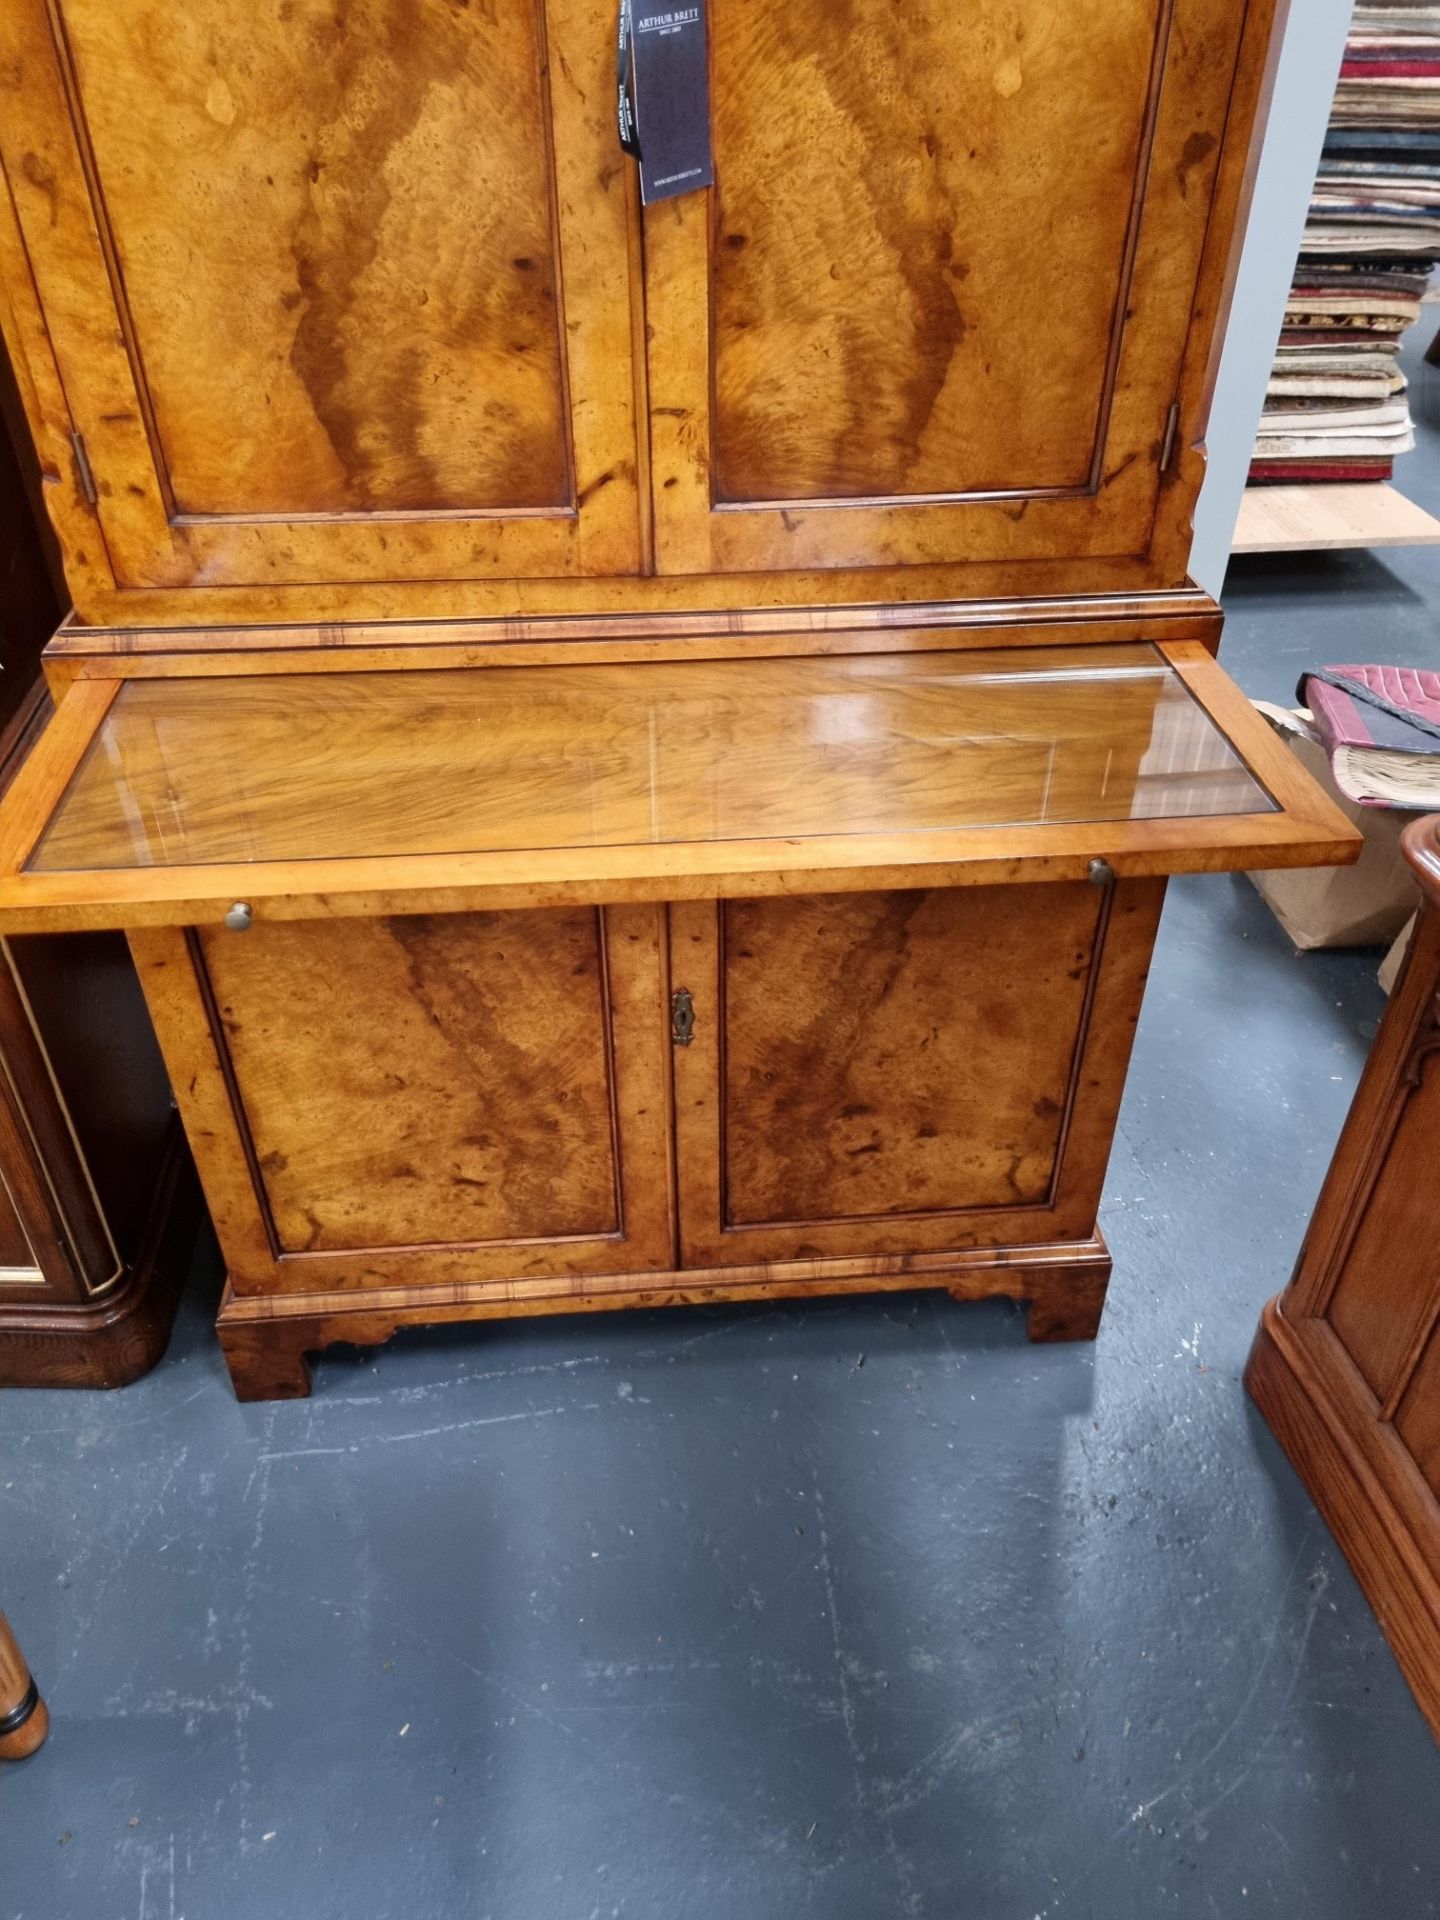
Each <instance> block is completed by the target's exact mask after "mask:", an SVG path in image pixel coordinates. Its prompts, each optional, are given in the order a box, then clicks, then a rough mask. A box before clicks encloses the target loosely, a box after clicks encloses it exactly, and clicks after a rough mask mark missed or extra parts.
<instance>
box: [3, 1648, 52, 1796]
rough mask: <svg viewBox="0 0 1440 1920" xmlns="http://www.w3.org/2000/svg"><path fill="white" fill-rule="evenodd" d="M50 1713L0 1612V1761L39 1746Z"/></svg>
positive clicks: (25, 1755)
mask: <svg viewBox="0 0 1440 1920" xmlns="http://www.w3.org/2000/svg"><path fill="white" fill-rule="evenodd" d="M49 1731H50V1713H49V1710H48V1708H47V1707H46V1705H45V1702H44V1701H43V1700H42V1699H41V1698H40V1691H39V1689H38V1687H37V1686H36V1685H35V1682H34V1681H33V1680H32V1679H31V1677H30V1669H29V1668H28V1667H27V1666H26V1664H25V1659H24V1656H23V1655H22V1653H21V1652H20V1649H19V1647H18V1646H17V1645H16V1644H15V1636H14V1634H13V1633H12V1632H11V1631H10V1622H9V1621H8V1620H7V1619H6V1618H5V1616H4V1614H3V1613H0V1760H24V1759H27V1758H28V1757H29V1756H30V1755H31V1754H32V1753H34V1751H35V1749H36V1748H37V1747H39V1746H41V1745H43V1743H44V1740H45V1736H46V1734H47V1733H48V1732H49Z"/></svg>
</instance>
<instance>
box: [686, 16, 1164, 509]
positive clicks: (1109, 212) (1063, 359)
mask: <svg viewBox="0 0 1440 1920" xmlns="http://www.w3.org/2000/svg"><path fill="white" fill-rule="evenodd" d="M1164 12H1165V9H1164V8H1157V6H1156V4H1155V0H1110V4H1107V5H1104V6H1079V7H1070V8H1067V9H1065V10H1064V11H1063V12H1062V11H1061V10H1059V9H1057V8H1055V7H1053V6H1048V5H1041V6H1036V5H1026V4H1012V5H1000V6H990V7H979V8H932V9H926V8H919V9H909V10H907V11H906V12H905V13H904V14H901V13H898V12H896V10H895V9H894V8H893V7H891V6H888V5H884V4H874V3H873V0H857V4H854V5H852V6H851V7H850V8H849V9H848V10H847V17H846V21H845V27H844V30H843V31H836V26H835V22H834V20H833V16H832V15H831V13H830V11H829V10H828V9H827V8H826V7H825V6H824V5H823V0H809V3H808V4H804V3H802V4H795V5H790V6H787V7H783V8H776V7H773V6H768V5H766V4H764V0H730V4H728V5H723V6H720V7H717V8H716V10H715V16H714V26H713V31H712V38H711V61H712V66H713V69H714V74H715V112H714V123H715V124H714V140H715V154H716V171H717V179H718V183H719V184H718V187H717V190H716V195H715V206H714V213H713V219H714V226H713V232H712V237H711V258H710V282H711V295H712V301H713V320H712V325H713V328H714V341H713V348H712V354H713V377H714V387H715V408H714V415H713V422H712V429H713V443H712V457H713V463H714V490H715V498H716V500H717V502H727V503H728V502H739V501H763V500H793V501H808V500H815V499H824V498H827V497H834V498H860V497H863V496H871V497H886V496H892V495H913V494H949V493H973V492H981V491H991V490H1000V489H1004V490H1012V489H1019V490H1022V491H1024V492H1027V493H1029V492H1035V491H1040V490H1046V489H1055V488H1082V487H1085V486H1087V485H1088V484H1089V480H1090V467H1091V461H1092V457H1093V446H1094V440H1095V434H1096V429H1097V425H1098V423H1099V419H1100V414H1101V409H1102V406H1103V404H1104V402H1105V399H1106V394H1105V386H1106V372H1107V363H1108V357H1109V356H1108V346H1109V336H1110V331H1111V327H1112V324H1113V320H1114V309H1115V289H1116V286H1117V284H1118V283H1119V280H1120V276H1121V272H1122V269H1123V265H1124V260H1125V247H1126V238H1127V227H1128V221H1129V214H1130V202H1131V198H1132V195H1133V190H1134V185H1135V177H1136V173H1137V170H1138V167H1139V164H1140V151H1141V141H1142V136H1143V132H1144V121H1145V108H1146V103H1147V96H1148V94H1149V91H1150V67H1151V53H1152V47H1153V43H1154V39H1155V34H1156V30H1157V25H1159V24H1160V22H1161V21H1163V18H1164ZM1077 126H1083V127H1084V128H1085V138H1084V140H1083V142H1082V141H1078V140H1075V139H1073V138H1070V137H1067V128H1070V127H1077ZM1019 286H1028V287H1029V288H1031V289H1032V299H1031V302H1030V303H1029V305H1028V307H1027V309H1026V313H1025V317H1024V320H1023V324H1022V322H1021V320H1020V316H1019V314H1018V313H1017V310H1016V307H1015V305H1014V291H1015V289H1016V288H1017V287H1019ZM1046 289H1054V290H1055V293H1056V295H1057V296H1058V297H1056V298H1054V299H1051V298H1049V297H1048V296H1047V294H1046V292H1045V291H1044V290H1046ZM1062 290H1063V291H1062ZM1002 422H1003V432H1002V431H997V427H999V426H1000V425H1001V423H1002Z"/></svg>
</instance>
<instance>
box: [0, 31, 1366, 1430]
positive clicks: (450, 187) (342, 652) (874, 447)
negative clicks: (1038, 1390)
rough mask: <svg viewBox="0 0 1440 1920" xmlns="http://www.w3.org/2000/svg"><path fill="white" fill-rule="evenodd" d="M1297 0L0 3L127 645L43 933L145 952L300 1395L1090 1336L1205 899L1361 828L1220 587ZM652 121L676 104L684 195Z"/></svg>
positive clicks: (16, 902) (36, 321)
mask: <svg viewBox="0 0 1440 1920" xmlns="http://www.w3.org/2000/svg"><path fill="white" fill-rule="evenodd" d="M1274 11H1275V10H1274V6H1273V4H1272V0H1109V4H1107V5H1105V6H1091V7H1087V8H1079V9H1070V10H1068V11H1066V10H1061V11H1058V12H1057V10H1056V9H1055V8H1054V7H1053V6H1051V5H1050V4H1048V0H975V4H973V5H970V6H966V7H963V8H956V7H952V6H948V5H942V4H939V3H938V0H916V3H915V4H913V5H911V6H908V7H906V8H904V9H896V8H895V7H894V6H893V4H891V0H853V4H851V5H850V6H848V7H847V9H846V15H845V30H844V31H843V32H841V31H838V30H837V23H836V19H835V15H834V11H833V9H831V8H829V7H827V6H825V5H824V4H823V0H798V4H793V5H790V6H787V7H785V8H780V9H777V8H775V7H774V6H773V5H772V4H770V0H710V4H709V5H708V6H707V7H706V8H705V9H704V16H705V21H706V27H707V31H708V35H709V64H710V80H711V99H712V135H713V145H714V166H715V185H714V186H713V188H710V189H707V190H705V191H703V192H696V193H691V194H687V195H684V196H681V197H679V198H675V199H671V200H667V201H664V202H662V203H660V204H658V205H654V206H650V207H645V208H642V207H641V206H640V204H639V197H638V192H637V187H636V182H635V176H634V171H633V168H632V166H631V163H630V162H629V160H628V159H627V158H626V156H625V154H624V153H623V152H622V150H621V148H620V145H619V141H618V139H617V135H616V129H615V126H614V123H613V109H614V38H615V33H614V29H615V9H614V0H506V4H504V5H502V6H498V7H491V8H466V7H457V6H452V5H448V4H440V0H353V4H350V5H348V6H347V7H346V8H345V9H344V10H343V16H342V13H341V12H338V11H337V10H336V9H335V8H334V7H333V6H332V5H331V4H330V0H293V4H287V5H286V6H285V7H283V8H275V9H262V10H259V11H258V12H257V10H255V9H247V10H241V11H238V12H237V10H236V9H235V8H233V7H232V6H228V5H222V4H221V0H193V4H191V5H189V6H187V7H186V8H184V9H176V8H174V7H172V6H169V5H166V4H162V0H11V4H9V5H7V6H6V7H5V9H4V10H3V13H0V168H3V172H4V176H5V181H6V184H7V186H8V190H9V191H8V195H5V196H0V294H3V299H0V327H3V329H4V332H5V336H6V339H7V340H8V341H9V343H10V345H11V349H12V352H14V354H15V356H16V360H17V365H18V366H19V368H20V369H21V386H22V391H23V394H24V399H25V406H26V411H27V416H28V418H29V421H30V425H31V428H32V431H33V433H34V436H35V440H36V444H37V447H38V450H39V453H40V457H41V460H42V461H43V463H44V465H45V468H46V472H47V475H48V485H47V489H46V493H47V503H48V506H49V511H50V513H51V516H52V519H53V522H54V525H55V528H56V531H57V534H58V537H59V540H60V543H61V547H62V550H63V554H64V562H65V568H66V575H67V579H68V581H69V584H70V589H71V592H72V595H73V598H74V604H75V612H74V615H73V616H72V617H71V618H70V619H69V620H68V621H67V622H66V623H65V624H64V625H63V626H62V627H61V629H60V630H59V632H58V633H57V635H56V636H55V638H54V639H53V641H52V642H51V645H50V647H49V649H48V651H47V656H46V658H47V673H48V675H49V679H50V683H51V685H52V687H53V689H54V690H55V693H56V695H57V698H59V700H60V706H59V711H58V713H57V716H56V718H55V720H54V721H53V723H52V724H51V726H50V727H49V729H48V730H47V732H46V733H45V735H44V737H43V738H42V739H41V740H40V742H39V744H38V745H37V747H36V748H35V750H34V752H33V753H32V755H31V757H30V760H29V763H28V765H27V767H26V770H25V773H24V774H23V776H22V778H21V779H20V780H19V781H18V782H17V783H16V786H15V788H14V789H13V791H12V793H11V795H10V797H9V800H8V802H7V803H6V806H5V810H4V813H3V816H0V826H3V829H4V850H3V868H0V929H6V930H9V931H10V932H35V931H45V932H47V933H50V934H56V935H66V936H70V935H75V934H78V933H82V932H93V931H96V930H114V929H120V930H123V931H124V932H125V933H126V935H127V936H128V938H129V940H130V944H131V949H132V952H133V954H134V956H135V959H136V962H137V965H138V967H139V971H140V975H141V979H142V982H143V985H144V989H145V994H146V997H147V1001H148V1003H149V1008H150V1012H151V1016H152V1018H153V1020H154V1022H155V1026H156V1029H157V1031H158V1033H159V1036H160V1040H161V1044H162V1047H163V1050H164V1053H165V1057H166V1061H167V1064H168V1067H169V1071H170V1077H171V1080H172V1083H173V1085H174V1088H175V1093H176V1097H177V1099H178V1101H179V1104H180V1109H181V1113H182V1115H183V1118H184V1121H185V1125H186V1128H187V1130H188V1133H189V1137H190V1140H191V1143H192V1146H193V1148H194V1151H195V1154H196V1158H197V1162H198V1164H199V1167H200V1171H201V1177H202V1181H203V1183H204V1187H205V1191H206V1194H207V1198H208V1200H209V1204H210V1207H211V1210H212V1213H213V1214H214V1216H215V1221H216V1225H217V1228H218V1230H219V1234H220V1238H221V1242H222V1246H223V1248H224V1252H225V1257H226V1263H227V1266H228V1269H229V1285H228V1289H227V1293H226V1297H225V1302H224V1305H223V1308H222V1312H221V1321H220V1327H221V1338H222V1341H223V1343H224V1346H225V1350H226V1353H227V1355H228V1357H229V1361H230V1365H231V1369H232V1373H233V1374H234V1377H235V1380H236V1385H237V1388H238V1390H239V1391H240V1392H241V1393H242V1394H244V1395H251V1396H253V1395H261V1394H276V1393H292V1394H293V1393H298V1392H303V1391H304V1390H305V1388H306V1384H307V1374H306V1368H305V1361H304V1355H305V1354H306V1353H307V1352H308V1351H311V1350H313V1349H315V1348H317V1347H320V1346H323V1345H324V1344H325V1343H326V1342H328V1341H333V1340H341V1339H348V1340H361V1341H365V1340H379V1339H383V1338H385V1337H386V1336H387V1335H388V1333H389V1332H390V1331H391V1330H392V1329H393V1328H394V1327H395V1326H396V1325H399V1324H402V1323H405V1322H411V1321H425V1320H435V1319H469V1318H482V1317H485V1316H487V1315H493V1314H512V1313H531V1312H544V1311H561V1310H574V1309H577V1308H595V1307H603V1306H621V1305H625V1304H629V1303H633V1302H642V1301H645V1302H654V1301H672V1300H698V1299H716V1298H720V1299H731V1298H754V1297H763V1296H764V1295H766V1294H772V1293H785V1294H791V1295H804V1294H807V1293H822V1292H836V1291H845V1290H847V1289H857V1288H875V1287H887V1286H888V1287H898V1286H915V1285H932V1286H944V1287H948V1288H949V1289H950V1290H951V1291H952V1292H955V1293H957V1294H959V1295H961V1296H962V1297H970V1296H973V1295H976V1294H981V1293H994V1292H1000V1293H1006V1294H1010V1295H1012V1296H1014V1297H1016V1298H1019V1299H1024V1300H1029V1301H1031V1302H1032V1303H1033V1306H1032V1311H1031V1322H1030V1325H1031V1331H1032V1333H1034V1334H1035V1335H1036V1336H1037V1337H1044V1338H1062V1337H1083V1336H1088V1335H1090V1334H1093V1332H1094V1331H1095V1326H1096V1322H1097V1319H1098V1315H1099V1311H1100V1305H1101V1301H1102V1299H1103V1295H1104V1288H1105V1280H1106V1276H1107V1274H1108V1270H1109V1261H1108V1256H1107V1255H1106V1252H1105V1249H1104V1246H1103V1242H1102V1241H1101V1239H1100V1236H1099V1233H1098V1231H1097V1228H1096V1208H1097V1204H1098V1199H1099V1193H1100V1187H1101V1182H1102V1180H1103V1176H1104V1170H1105V1162H1106V1157H1107V1154H1108V1151H1109V1146H1110V1140H1111V1136H1112V1133H1113V1128H1114V1123H1115V1115H1116V1110H1117V1106H1118V1102H1119V1099H1120V1094H1121V1089H1122V1086H1123V1081H1124V1075H1125V1070H1126V1064H1127V1060H1128V1055H1129V1048H1130V1040H1131V1036H1132V1033H1133V1028H1134V1023H1135V1019H1136V1016H1137V1013H1138V1009H1139V1003H1140V995H1141V990H1142V986H1143V982H1144V978H1145V973H1146V969H1147V966H1148V964H1149V958H1150V952H1151V948H1152V944H1153V939H1154V933H1155V926H1156V921H1157V918H1158V915H1159V912H1160V906H1161V900H1162V896H1163V892H1164V884H1165V878H1166V876H1167V875H1168V874H1170V873H1176V872H1193V871H1204V870H1208V871H1215V870H1220V869H1225V868H1235V867H1242V866H1256V865H1267V864H1268V865H1287V864H1305V863H1326V864H1329V863H1333V862H1336V861H1339V860H1345V859H1349V858H1352V857H1353V856H1354V853H1355V851H1356V849H1357V848H1358V837H1357V836H1356V835H1354V833H1353V831H1352V830H1351V829H1350V828H1349V827H1348V826H1347V825H1346V824H1345V822H1344V821H1343V820H1342V818H1341V817H1340V816H1339V815H1338V814H1337V813H1336V812H1335V811H1334V809H1332V808H1331V807H1330V806H1329V804H1328V803H1327V802H1326V801H1325V799H1324V798H1323V796H1322V795H1321V794H1320V793H1319V791H1318V789H1316V788H1315V787H1314V786H1313V785H1312V784H1311V783H1310V782H1309V781H1308V780H1307V779H1306V778H1305V777H1304V776H1303V774H1302V773H1300V772H1299V771H1297V770H1296V768H1295V765H1294V762H1293V760H1292V759H1291V758H1290V757H1289V756H1288V755H1286V754H1284V753H1283V752H1281V751H1280V750H1278V749H1277V748H1276V746H1275V744H1274V742H1273V740H1272V739H1271V738H1270V736H1269V734H1268V732H1267V730H1266V729H1265V728H1264V727H1263V726H1262V725H1261V724H1260V723H1259V722H1257V720H1256V718H1255V716H1254V714H1253V713H1252V712H1251V711H1250V709H1249V706H1248V703H1246V702H1245V701H1244V699H1243V698H1242V697H1241V696H1240V694H1239V693H1238V691H1237V690H1236V689H1235V688H1234V687H1233V685H1232V684H1231V683H1230V682H1229V681H1228V679H1227V678H1226V676H1225V675H1224V674H1223V672H1221V670H1220V669H1219V668H1218V666H1217V665H1216V664H1215V661H1214V659H1213V654H1214V651H1215V648H1216V646H1217V643H1218V639H1219V631H1220V616H1219V610H1218V608H1217V607H1216V606H1215V605H1214V603H1213V602H1212V601H1211V600H1210V599H1209V598H1208V597H1207V596H1206V595H1205V594H1204V593H1202V592H1201V591H1200V590H1199V589H1198V588H1196V587H1195V586H1194V585H1193V584H1192V583H1190V582H1189V581H1188V580H1187V578H1186V561H1187V555H1188V549H1189V539H1190V525H1191V515H1192V509H1193V506H1194V501H1195V496H1196V492H1197V490H1198V487H1199V484H1200V480H1201V477H1202V474H1203V470H1204V444H1203V441H1204V426H1205V413H1206V407H1207V404H1208V393H1209V387H1210V380H1211V373H1212V369H1213V365H1214V361H1215V355H1216V352H1217V349H1218V340H1219V334H1220V323H1221V320H1222V317H1223V314H1224V311H1225V305H1226V301H1227V298H1228V287H1229V278H1230V271H1231V264H1232V261H1233V257H1234V253H1235V248H1236V242H1237V234H1238V230H1239V227H1240V225H1241V223H1242V211H1243V207H1244V204H1245V200H1246V195H1247V190H1248V189H1247V182H1248V170H1249V167H1250V164H1251V158H1252V153H1253V135H1254V131H1255V128H1256V125H1257V122H1258V118H1259V114H1260V108H1261V104H1262V101H1263V98H1264V94H1265V90H1266V86H1267V84H1268V74H1269V70H1270V51H1271V47H1272V40H1273V35H1272V29H1273V22H1274ZM643 118H644V115H643V107H642V112H641V120H642V129H641V137H642V140H643Z"/></svg>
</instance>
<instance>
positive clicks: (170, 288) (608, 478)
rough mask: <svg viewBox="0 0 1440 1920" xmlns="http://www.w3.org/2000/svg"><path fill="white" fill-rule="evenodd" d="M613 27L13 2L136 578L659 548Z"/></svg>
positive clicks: (42, 163) (13, 30)
mask: <svg viewBox="0 0 1440 1920" xmlns="http://www.w3.org/2000/svg"><path fill="white" fill-rule="evenodd" d="M609 40H610V32H609V22H608V20H607V19H606V18H605V14H604V9H603V8H602V7H600V6H599V5H598V4H596V3H595V0H550V4H549V5H548V6H545V5H543V4H542V0H530V3H529V4H524V5H522V4H516V5H513V6H508V7H505V8H503V9H470V8H465V7H450V6H445V7H432V6H430V5H429V4H427V0H355V4H353V5H347V6H346V8H345V9H344V11H343V13H342V14H338V15H337V13H336V10H335V9H334V7H332V6H331V5H330V4H329V0H292V3H291V4H288V5H287V6H285V7H283V8H280V9H278V10H273V9H272V10H271V11H270V12H269V13H267V14H266V15H265V16H264V19H263V20H255V19H252V18H251V17H250V16H249V15H248V14H239V13H236V12H235V10H234V9H232V8H226V7H225V6H223V5H221V4H218V0H207V4H203V5H200V6H192V7H187V8H186V9H184V10H183V12H180V13H176V12H175V10H174V9H172V8H167V7H163V6H159V5H156V4H153V0H126V3H125V4H124V5H122V6H111V5H109V4H102V3H101V0H63V4H61V3H60V0H57V4H56V8H55V11H54V13H53V14H49V15H47V12H46V8H45V4H44V0H20V4H18V5H17V6H16V7H14V8H7V9H6V15H5V20H4V22H0V53H3V55H4V56H5V57H4V59H3V61H0V74H3V75H4V76H5V80H6V82H7V83H8V84H7V85H6V90H5V101H6V110H5V116H4V126H3V128H0V157H3V159H4V162H5V166H6V171H7V174H8V175H9V177H10V181H11V187H12V191H13V192H14V195H15V204H16V208H17V211H18V215H19V219H20V223H21V226H22V228H23V231H24V238H25V242H26V246H27V250H28V253H29V257H30V260H31V263H32V265H33V269H34V271H35V274H36V277H37V280H38V284H39V287H40V292H41V296H42V299H43V300H44V303H45V308H46V315H47V320H48V322H49V326H50V333H51V336H52V338H53V341H54V345H55V350H56V353H57V355H58V358H59V361H60V364H61V366H62V368H63V370H64V376H65V382H66V387H67V390H68V391H69V392H70V394H71V403H72V405H74V406H75V408H76V412H77V415H78V416H79V417H80V419H81V421H82V422H83V429H84V432H85V437H86V441H87V445H88V448H89V454H90V460H91V465H92V467H93V468H94V470H95V473H96V477H97V485H98V488H99V496H100V497H99V504H98V512H99V517H100V521H101V523H102V525H103V527H104V532H105V538H106V542H107V546H108V548H109V554H110V558H111V561H112V563H113V565H114V568H115V574H116V579H117V582H118V583H120V584H122V585H128V586H131V587H139V588H143V587H150V586H154V587H167V586H172V585H179V584H183V583H186V582H189V581H196V582H204V583H207V584H210V583H214V582H220V581H225V582H231V583H235V582H249V583H254V584H257V585H265V586H269V585H273V584H278V583H282V582H285V581H287V580H288V581H291V582H296V583H307V584H308V583H310V582H318V581H324V580H326V579H330V580H339V581H347V580H357V579H377V578H381V579H392V580H404V579H407V578H409V579H427V578H431V577H435V576H439V577H442V578H460V579H464V578H471V577H480V578H483V577H485V576H486V575H492V576H493V575H496V574H499V575H506V574H520V575H524V574H527V573H541V574H546V573H555V572H559V573H565V572H571V573H581V574H584V573H596V574H598V573H605V572H615V571H622V572H625V571H634V570H636V569H637V568H638V566H639V565H640V562H641V554H640V548H639V516H638V505H637V497H636V477H635V440H634V425H633V423H634V402H633V383H632V382H631V380H630V379H629V377H628V364H629V354H630V328H631V312H630V295H629V262H628V258H627V253H626V246H625V235H626V221H627V214H626V194H625V190H624V182H623V176H622V174H621V172H620V169H619V168H618V167H614V168H613V169H609V168H607V154H606V148H605V144H604V142H603V139H602V131H601V130H602V124H603V123H602V122H601V121H600V119H599V116H598V114H597V112H596V102H597V90H598V89H597V81H598V72H597V63H598V61H599V59H600V58H601V57H602V54H603V53H606V52H608V51H609ZM552 55H553V56H554V59H553V65H552ZM598 71H603V68H602V69H598ZM402 316H403V330H402V328H401V324H400V323H401V319H402Z"/></svg>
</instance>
